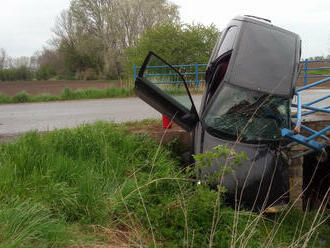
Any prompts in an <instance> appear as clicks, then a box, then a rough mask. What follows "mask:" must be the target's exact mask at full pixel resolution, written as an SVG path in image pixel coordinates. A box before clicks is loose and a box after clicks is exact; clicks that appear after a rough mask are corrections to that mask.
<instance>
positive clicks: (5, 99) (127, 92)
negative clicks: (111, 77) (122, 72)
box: [0, 87, 134, 103]
mask: <svg viewBox="0 0 330 248" xmlns="http://www.w3.org/2000/svg"><path fill="white" fill-rule="evenodd" d="M132 95H134V92H133V89H131V88H117V87H111V88H108V89H105V90H100V89H95V88H89V89H85V90H75V91H73V90H70V89H69V88H65V89H64V90H63V92H62V94H61V95H49V94H42V95H36V96H34V95H29V94H27V93H25V92H21V93H19V94H17V95H15V96H13V97H10V96H5V95H3V94H0V103H25V102H50V101H65V100H80V99H100V98H114V97H129V96H132Z"/></svg>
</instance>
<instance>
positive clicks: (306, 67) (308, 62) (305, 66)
mask: <svg viewBox="0 0 330 248" xmlns="http://www.w3.org/2000/svg"><path fill="white" fill-rule="evenodd" d="M313 63H327V64H330V60H308V59H305V60H304V61H301V62H300V64H301V66H302V71H303V73H304V74H303V75H301V74H300V75H299V78H303V79H304V85H307V83H308V78H322V77H324V78H327V77H330V72H329V75H323V74H320V75H311V74H309V73H308V71H310V70H313V71H314V70H316V71H321V70H330V67H326V66H325V67H309V66H310V65H312V64H313Z"/></svg>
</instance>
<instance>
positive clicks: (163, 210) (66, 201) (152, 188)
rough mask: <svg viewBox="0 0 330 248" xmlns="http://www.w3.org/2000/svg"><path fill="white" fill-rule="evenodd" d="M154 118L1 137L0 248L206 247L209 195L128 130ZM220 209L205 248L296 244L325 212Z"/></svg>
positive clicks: (322, 237) (320, 236) (166, 154)
mask: <svg viewBox="0 0 330 248" xmlns="http://www.w3.org/2000/svg"><path fill="white" fill-rule="evenodd" d="M153 123H154V121H152V120H149V121H145V122H144V123H142V124H139V123H128V124H124V125H123V124H120V125H117V124H116V125H115V124H107V123H101V122H100V123H96V124H93V125H83V126H80V127H78V128H75V129H64V130H57V131H54V132H50V133H47V134H42V135H41V134H37V133H35V132H31V133H28V134H26V135H24V136H22V137H21V138H19V139H18V140H17V141H14V142H10V143H6V144H1V145H0V198H1V201H0V233H1V234H0V247H76V246H79V247H94V246H95V247H96V245H99V246H100V247H101V246H102V245H104V246H106V245H113V246H123V245H131V246H133V247H208V246H209V243H210V240H209V238H210V230H211V227H212V219H213V215H214V206H215V202H216V200H217V192H215V191H213V190H211V189H209V187H207V186H206V185H199V186H196V184H195V183H194V180H193V179H192V178H191V176H190V175H187V174H186V173H184V172H183V168H182V167H181V166H180V164H179V162H178V160H177V159H176V158H175V156H173V153H172V152H171V151H170V150H169V147H171V145H168V146H159V145H158V144H157V143H156V142H155V141H154V140H151V139H150V138H149V137H148V136H145V135H131V134H127V132H126V129H129V128H133V127H141V126H144V125H151V124H153ZM218 213H219V222H218V223H217V228H216V230H215V233H214V240H213V247H294V246H292V244H293V243H294V241H297V242H298V243H297V246H296V247H302V244H303V242H304V241H305V240H306V239H302V241H299V240H298V239H299V238H300V237H303V236H304V235H305V234H308V233H311V232H310V229H311V226H313V225H312V223H313V220H314V218H315V216H318V217H317V218H319V221H317V223H320V221H326V218H327V213H326V212H325V213H323V215H321V214H320V215H315V213H310V214H306V215H304V213H302V212H300V211H290V212H289V213H288V214H287V215H286V217H285V218H284V217H283V216H284V215H275V216H263V215H262V216H259V215H258V214H257V213H250V212H247V211H239V212H235V211H234V210H233V209H231V208H228V207H226V206H224V205H223V204H220V205H219V206H218ZM236 217H239V218H237V221H236V219H235V218H236ZM255 220H258V221H255ZM279 226H280V228H279V230H278V231H274V230H275V229H276V227H279ZM233 229H235V230H236V229H237V232H235V233H236V234H235V240H236V241H237V242H236V244H237V245H235V246H233V245H232V244H233V242H232V239H233ZM329 232H330V228H329V225H327V224H322V225H320V226H319V228H318V229H317V230H316V231H315V232H313V233H312V234H313V235H311V241H310V242H309V243H308V246H307V247H327V246H326V245H329V244H330V237H329V235H328V234H329ZM243 241H244V242H243ZM324 244H325V245H324ZM290 245H291V246H290Z"/></svg>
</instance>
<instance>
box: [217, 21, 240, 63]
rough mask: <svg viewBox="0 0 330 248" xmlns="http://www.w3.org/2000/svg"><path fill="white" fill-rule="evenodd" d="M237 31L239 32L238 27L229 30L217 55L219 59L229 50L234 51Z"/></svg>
mask: <svg viewBox="0 0 330 248" xmlns="http://www.w3.org/2000/svg"><path fill="white" fill-rule="evenodd" d="M237 31H238V27H236V26H232V27H230V28H229V29H228V30H227V33H226V36H225V38H224V40H223V42H222V44H221V46H220V49H219V51H218V53H217V58H218V57H219V56H221V55H222V54H224V53H226V52H228V51H229V50H231V49H233V47H234V44H235V40H236V36H237Z"/></svg>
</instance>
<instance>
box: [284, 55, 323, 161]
mask: <svg viewBox="0 0 330 248" xmlns="http://www.w3.org/2000/svg"><path fill="white" fill-rule="evenodd" d="M329 62H330V61H329ZM313 69H314V68H313ZM317 69H320V68H317ZM322 69H324V68H322ZM305 75H306V74H305ZM306 78H307V77H306V76H305V80H306ZM306 81H307V80H306ZM306 81H305V82H306ZM327 82H330V76H328V77H327V78H325V79H322V80H320V81H317V82H314V83H311V84H306V85H305V86H303V87H301V88H298V89H296V92H295V95H296V96H297V104H292V105H291V106H292V107H295V108H297V113H296V114H295V115H293V116H292V117H293V118H296V122H295V128H294V130H288V129H286V128H283V129H282V136H284V137H285V138H287V139H289V140H291V141H293V142H294V143H293V145H294V144H302V145H304V146H306V147H309V148H310V150H309V151H307V152H304V153H301V154H298V155H296V156H295V157H299V156H303V155H305V154H307V153H310V152H315V151H316V152H321V151H322V150H323V149H324V148H325V147H327V146H329V145H330V139H329V138H328V137H327V136H325V135H324V134H326V133H327V132H328V131H330V125H329V126H327V127H325V128H323V129H322V130H319V131H316V130H313V129H311V128H309V127H307V126H305V125H302V124H301V123H302V117H303V116H307V115H311V114H314V113H317V112H323V113H326V114H330V110H329V109H330V105H329V106H324V107H314V106H312V105H314V104H316V103H320V102H322V101H324V100H326V99H328V98H330V94H328V95H326V96H323V97H320V98H318V99H316V100H313V101H311V102H309V103H305V104H303V103H302V100H301V92H303V91H304V90H307V89H311V88H313V87H315V86H318V85H322V84H325V83H327ZM303 109H307V110H310V111H308V112H304V113H303V112H302V110H303ZM301 128H302V129H305V130H307V131H308V132H310V133H311V134H312V135H311V136H308V137H306V136H303V135H301V134H299V133H300V129H301ZM317 139H322V140H324V141H318V140H317Z"/></svg>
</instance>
